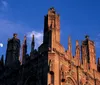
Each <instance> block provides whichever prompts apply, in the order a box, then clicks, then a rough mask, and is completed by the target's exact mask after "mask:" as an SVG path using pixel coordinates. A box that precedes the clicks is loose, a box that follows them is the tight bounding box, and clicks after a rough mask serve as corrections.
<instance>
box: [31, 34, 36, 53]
mask: <svg viewBox="0 0 100 85" xmlns="http://www.w3.org/2000/svg"><path fill="white" fill-rule="evenodd" d="M34 47H35V41H34V35H33V36H32V43H31V52H33V51H34Z"/></svg>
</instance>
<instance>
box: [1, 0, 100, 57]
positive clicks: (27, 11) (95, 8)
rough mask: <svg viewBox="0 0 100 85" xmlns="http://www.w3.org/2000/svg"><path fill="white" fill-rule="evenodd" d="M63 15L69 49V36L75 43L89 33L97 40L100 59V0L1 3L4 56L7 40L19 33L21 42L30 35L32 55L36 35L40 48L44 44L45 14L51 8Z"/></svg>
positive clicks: (14, 0)
mask: <svg viewBox="0 0 100 85" xmlns="http://www.w3.org/2000/svg"><path fill="white" fill-rule="evenodd" d="M52 6H53V7H55V9H56V11H57V13H59V14H60V22H61V44H62V45H63V46H64V47H65V49H67V45H68V36H69V35H70V36H71V39H72V49H73V55H74V54H75V41H76V40H79V42H80V44H81V41H82V40H84V36H85V35H86V34H88V35H89V36H90V39H91V40H93V41H95V46H96V57H99V56H100V53H99V52H100V51H99V50H100V0H0V56H1V55H2V54H4V55H5V52H6V46H7V40H8V38H12V35H13V33H17V34H18V38H20V40H21V43H22V41H23V38H24V35H27V38H28V39H27V40H28V41H27V44H28V53H29V52H30V43H31V36H32V34H35V39H36V48H37V47H38V46H39V45H40V44H41V42H42V36H43V33H42V32H43V25H44V15H45V14H47V12H48V9H49V8H50V7H52Z"/></svg>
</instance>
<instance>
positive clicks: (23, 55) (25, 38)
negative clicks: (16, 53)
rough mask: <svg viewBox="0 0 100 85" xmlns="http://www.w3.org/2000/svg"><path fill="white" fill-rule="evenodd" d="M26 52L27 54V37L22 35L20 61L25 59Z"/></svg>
mask: <svg viewBox="0 0 100 85" xmlns="http://www.w3.org/2000/svg"><path fill="white" fill-rule="evenodd" d="M26 54H27V37H26V36H24V41H23V45H22V62H23V61H24V60H25V56H26Z"/></svg>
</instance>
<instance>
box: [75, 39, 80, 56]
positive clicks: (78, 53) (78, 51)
mask: <svg viewBox="0 0 100 85" xmlns="http://www.w3.org/2000/svg"><path fill="white" fill-rule="evenodd" d="M75 54H76V56H77V57H79V56H80V46H79V42H78V40H76V51H75Z"/></svg>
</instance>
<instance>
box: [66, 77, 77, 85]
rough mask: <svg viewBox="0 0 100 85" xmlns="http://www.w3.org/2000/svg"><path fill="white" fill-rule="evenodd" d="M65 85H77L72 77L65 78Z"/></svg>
mask: <svg viewBox="0 0 100 85" xmlns="http://www.w3.org/2000/svg"><path fill="white" fill-rule="evenodd" d="M65 85H77V83H76V81H75V80H74V79H73V78H72V77H70V76H67V77H66V81H65Z"/></svg>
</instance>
